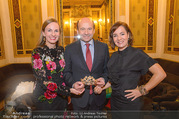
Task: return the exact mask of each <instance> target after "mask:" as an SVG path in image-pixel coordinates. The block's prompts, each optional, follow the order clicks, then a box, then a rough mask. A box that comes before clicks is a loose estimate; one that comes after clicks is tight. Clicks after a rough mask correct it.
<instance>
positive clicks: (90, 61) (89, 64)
mask: <svg viewBox="0 0 179 119" xmlns="http://www.w3.org/2000/svg"><path fill="white" fill-rule="evenodd" d="M89 45H90V44H88V43H87V44H86V64H87V66H88V69H89V70H90V71H91V69H92V57H91V51H90V49H89ZM92 93H93V89H92V85H90V94H92Z"/></svg>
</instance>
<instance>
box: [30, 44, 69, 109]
mask: <svg viewBox="0 0 179 119" xmlns="http://www.w3.org/2000/svg"><path fill="white" fill-rule="evenodd" d="M63 53H64V48H63V47H61V46H57V47H56V48H55V49H49V48H48V47H47V46H44V47H38V48H35V49H34V50H33V51H32V69H33V73H34V76H35V77H36V83H35V88H34V91H33V97H34V103H35V106H36V109H37V110H65V109H66V108H67V106H68V102H67V96H69V95H70V88H69V87H66V86H65V82H64V80H63V70H64V67H65V61H64V57H63V55H64V54H63ZM44 81H46V82H48V81H49V82H50V83H48V84H47V83H44Z"/></svg>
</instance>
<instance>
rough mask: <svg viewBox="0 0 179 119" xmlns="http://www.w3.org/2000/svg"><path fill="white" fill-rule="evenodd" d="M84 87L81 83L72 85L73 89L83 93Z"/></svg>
mask: <svg viewBox="0 0 179 119" xmlns="http://www.w3.org/2000/svg"><path fill="white" fill-rule="evenodd" d="M84 87H85V85H84V84H83V83H82V82H81V81H77V82H75V83H74V84H73V88H74V89H76V90H78V91H80V92H82V91H84Z"/></svg>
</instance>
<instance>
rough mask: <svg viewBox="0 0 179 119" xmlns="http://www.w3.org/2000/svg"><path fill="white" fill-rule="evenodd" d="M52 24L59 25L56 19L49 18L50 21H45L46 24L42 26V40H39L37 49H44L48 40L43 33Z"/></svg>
mask: <svg viewBox="0 0 179 119" xmlns="http://www.w3.org/2000/svg"><path fill="white" fill-rule="evenodd" d="M52 22H55V23H57V24H58V25H59V23H58V21H57V20H56V19H55V18H49V19H47V20H45V21H44V23H43V24H42V29H41V33H40V38H39V41H38V43H37V45H36V47H43V46H44V45H45V42H46V38H45V37H44V36H43V33H42V32H45V28H46V26H47V25H49V24H50V23H52ZM59 32H61V29H60V25H59ZM56 44H57V45H58V44H59V39H58V41H57V43H56Z"/></svg>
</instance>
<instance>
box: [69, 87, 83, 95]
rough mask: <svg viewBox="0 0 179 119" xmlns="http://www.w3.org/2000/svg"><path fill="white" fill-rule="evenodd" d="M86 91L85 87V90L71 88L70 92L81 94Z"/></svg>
mask: <svg viewBox="0 0 179 119" xmlns="http://www.w3.org/2000/svg"><path fill="white" fill-rule="evenodd" d="M84 91H85V88H83V90H81V91H79V90H76V89H74V88H70V92H71V93H73V94H75V95H81V94H82V93H83V92H84Z"/></svg>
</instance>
